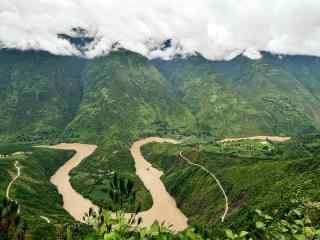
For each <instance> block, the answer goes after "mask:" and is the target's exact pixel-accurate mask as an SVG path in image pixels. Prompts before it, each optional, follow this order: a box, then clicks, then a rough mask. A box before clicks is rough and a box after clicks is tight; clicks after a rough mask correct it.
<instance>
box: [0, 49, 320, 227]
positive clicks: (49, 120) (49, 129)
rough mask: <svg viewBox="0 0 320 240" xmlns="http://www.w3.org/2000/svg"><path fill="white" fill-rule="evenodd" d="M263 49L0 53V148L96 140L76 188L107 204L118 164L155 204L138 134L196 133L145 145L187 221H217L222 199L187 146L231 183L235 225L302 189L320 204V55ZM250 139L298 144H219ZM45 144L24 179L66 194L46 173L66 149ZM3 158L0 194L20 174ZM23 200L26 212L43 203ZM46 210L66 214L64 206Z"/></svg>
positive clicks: (142, 197) (75, 174) (76, 176)
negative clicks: (235, 52) (89, 55)
mask: <svg viewBox="0 0 320 240" xmlns="http://www.w3.org/2000/svg"><path fill="white" fill-rule="evenodd" d="M263 55H264V57H263V58H262V59H260V60H250V59H247V58H245V57H243V56H239V57H237V58H235V59H233V60H231V61H209V60H206V59H204V58H203V57H201V56H193V57H189V58H180V57H177V58H175V59H173V60H169V61H164V60H152V61H150V60H148V59H146V58H145V57H143V56H141V55H139V54H136V53H133V52H129V51H125V50H120V51H116V52H112V53H111V54H109V55H107V56H103V57H99V58H95V59H81V58H77V57H69V56H53V55H50V54H48V53H45V52H35V51H26V52H21V51H16V50H4V49H3V50H0V143H1V144H0V147H1V146H5V147H3V148H0V154H1V149H6V148H7V147H8V146H9V148H10V147H12V146H11V145H6V144H5V145H3V144H4V143H8V142H24V143H30V142H32V143H35V142H36V143H42V142H51V143H56V142H83V143H92V144H97V145H98V149H97V151H96V152H95V153H94V154H93V155H92V156H91V157H89V158H87V159H85V160H84V161H82V162H81V164H80V165H79V166H78V167H77V168H76V169H74V170H73V171H72V173H71V175H72V176H71V182H72V184H73V186H74V188H75V189H76V190H77V191H78V192H80V193H81V194H82V195H84V196H85V197H88V198H90V199H91V200H92V201H93V202H95V203H97V204H99V205H100V206H103V207H107V206H108V205H110V203H111V199H110V196H109V195H108V193H107V191H106V186H108V185H109V183H110V181H112V179H109V178H105V177H103V176H101V174H99V171H103V172H110V171H116V172H118V173H119V174H120V175H122V176H124V177H126V178H128V179H131V180H133V181H134V182H135V183H136V184H135V188H136V190H137V199H138V201H139V202H141V203H142V207H143V209H147V208H149V207H150V206H151V204H152V200H151V198H150V194H149V193H148V191H147V190H146V189H145V187H144V186H143V184H142V183H141V181H140V180H139V178H138V177H137V176H136V174H135V168H134V164H133V159H132V157H131V154H130V151H129V148H130V146H131V144H132V142H133V141H134V140H137V139H140V138H143V137H147V136H165V137H172V138H177V139H180V138H182V139H189V140H188V141H186V143H185V144H183V145H182V146H171V145H170V146H169V145H161V146H160V145H158V144H154V145H150V146H146V147H145V148H144V155H145V156H146V157H147V159H150V161H152V163H153V164H155V165H156V166H157V167H159V168H161V169H163V170H164V172H165V175H164V176H163V181H164V183H165V184H166V186H167V189H168V190H169V191H170V192H171V194H172V195H173V196H174V197H175V198H176V200H177V203H178V205H179V207H180V208H181V209H182V210H183V211H184V212H185V213H186V214H187V215H188V217H189V218H190V222H191V223H195V224H203V225H206V224H212V223H215V224H216V223H217V222H218V220H219V217H220V215H221V212H222V211H223V206H224V205H223V201H222V200H223V199H222V198H221V195H220V193H219V190H218V188H217V186H216V185H214V183H213V182H212V179H210V178H208V176H207V175H206V174H204V173H203V172H201V171H199V170H195V169H194V168H192V167H190V166H188V165H187V164H186V163H184V162H182V161H181V159H179V158H178V157H177V155H178V154H179V152H180V151H183V152H184V153H185V154H186V156H188V157H189V158H190V159H191V160H192V161H194V162H196V163H199V164H202V165H204V166H206V167H207V168H208V169H209V170H211V171H212V172H215V173H216V174H217V176H218V177H219V178H220V179H221V181H222V183H223V185H224V186H226V190H227V194H228V195H229V196H230V204H231V205H230V211H231V213H230V218H228V221H227V224H234V225H237V226H245V225H246V224H247V223H248V218H249V215H250V214H249V206H250V208H256V207H257V208H261V209H266V210H268V209H273V210H274V209H275V210H276V209H277V208H278V207H279V206H280V205H283V203H287V202H288V201H289V200H290V198H294V197H299V198H300V197H301V198H302V197H308V198H311V199H312V200H317V199H318V200H319V194H318V191H319V187H318V186H319V181H318V180H317V179H318V178H317V174H318V173H319V161H318V156H319V153H320V152H319V142H318V135H314V133H316V132H317V131H318V130H319V128H320V97H319V96H320V71H319V69H320V59H319V58H315V57H305V56H282V57H279V56H275V55H272V54H269V53H263ZM254 135H279V136H292V137H293V140H292V141H290V142H288V143H283V144H275V143H267V144H266V145H263V144H261V143H256V142H254V141H244V142H240V143H234V144H218V143H216V142H215V141H214V140H215V139H219V138H223V137H240V136H254ZM28 151H34V150H30V149H29V150H28ZM49 152H50V151H48V152H46V151H44V150H43V151H42V150H41V151H40V150H37V151H35V153H36V154H37V155H36V156H35V158H31V159H30V158H29V157H28V156H25V158H23V159H21V161H22V162H23V163H24V164H26V165H27V164H30V167H31V168H32V167H34V168H36V165H39V169H37V172H36V174H35V175H32V172H31V171H30V170H28V171H30V172H28V174H29V175H30V176H27V177H29V178H27V179H26V182H28V181H30V179H32V178H41V181H42V182H44V184H45V187H46V189H44V190H43V191H44V192H48V193H50V194H52V196H54V199H57V200H58V201H61V200H60V198H59V196H58V194H57V192H56V191H55V189H54V188H53V186H52V185H51V184H50V183H49V182H48V180H49V177H50V176H49V175H50V174H49V173H52V171H54V170H55V169H56V168H57V167H58V165H59V164H62V162H64V161H65V160H66V156H67V154H66V153H64V154H63V153H61V152H60V153H53V152H54V151H52V153H49ZM45 154H49V155H50V159H49V160H50V164H51V165H50V169H49V173H48V172H47V170H46V169H45V165H46V164H45V163H46V160H48V159H46V158H43V160H41V159H42V157H43V156H44V155H45ZM2 164H3V165H2V168H3V169H6V170H3V174H2V175H1V176H2V178H3V179H4V183H2V184H0V186H1V191H0V193H1V194H0V195H4V191H5V189H4V187H5V186H6V185H7V182H8V181H9V179H10V175H9V173H10V172H12V171H13V167H12V165H10V164H9V162H7V161H4V162H3V163H2ZM31 182H32V181H31ZM32 184H35V183H32ZM34 187H35V188H36V185H34V186H33V187H30V189H29V190H30V191H29V190H28V188H27V184H23V190H22V193H20V194H19V193H17V197H18V196H21V200H20V201H22V202H23V201H24V196H27V198H30V199H31V198H34V195H32V196H30V195H29V192H33V193H36V190H35V189H34ZM40 195H41V194H40ZM208 198H210V201H211V202H210V204H208ZM45 199H46V196H42V197H41V201H45ZM29 201H30V200H29ZM25 203H26V205H27V206H28V214H29V213H30V214H31V213H32V214H33V213H34V212H36V211H37V210H36V209H35V208H34V205H32V203H30V202H28V201H26V202H25ZM41 203H42V202H41ZM127 207H128V208H129V209H130V208H131V207H132V206H127ZM41 211H44V209H41ZM28 214H27V216H26V218H32V217H31V215H30V214H29V215H28ZM45 214H46V216H47V215H48V216H51V215H50V214H52V215H53V216H55V214H61V216H63V217H62V218H64V219H67V220H68V219H69V217H68V215H67V214H66V213H65V212H63V209H61V208H59V206H55V207H54V209H52V212H51V213H48V212H46V213H45ZM56 216H57V215H56ZM55 219H57V217H56V218H55ZM37 221H39V219H37ZM30 222H32V219H31V220H30ZM241 223H244V224H243V225H241ZM247 225H248V224H247ZM52 231H53V230H52Z"/></svg>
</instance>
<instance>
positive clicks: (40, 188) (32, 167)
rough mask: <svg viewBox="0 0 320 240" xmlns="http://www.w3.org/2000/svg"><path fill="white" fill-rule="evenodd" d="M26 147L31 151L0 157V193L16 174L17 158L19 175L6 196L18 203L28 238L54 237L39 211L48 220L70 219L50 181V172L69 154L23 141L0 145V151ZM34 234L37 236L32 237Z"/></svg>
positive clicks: (26, 149) (24, 148)
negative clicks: (21, 142)
mask: <svg viewBox="0 0 320 240" xmlns="http://www.w3.org/2000/svg"><path fill="white" fill-rule="evenodd" d="M16 151H27V152H32V154H24V155H17V156H10V157H8V158H2V159H0V164H1V168H0V169H1V170H0V171H1V185H0V187H1V188H0V196H1V197H4V196H5V192H6V188H7V186H8V183H9V182H10V181H11V176H15V175H16V168H15V167H14V163H15V161H19V163H20V164H19V165H20V166H21V167H22V168H21V177H19V178H18V179H17V181H16V182H15V183H14V185H12V188H11V192H10V196H11V198H13V199H14V200H17V201H18V203H19V204H20V205H21V214H22V217H23V219H25V220H26V221H27V223H28V225H29V226H31V227H30V229H29V230H30V231H29V234H31V235H33V238H32V239H38V238H37V237H39V238H40V239H55V237H54V235H55V231H56V230H55V227H54V225H48V224H47V223H46V222H45V221H44V220H43V219H41V218H40V216H41V215H43V216H46V217H48V218H49V219H50V220H51V223H52V224H58V223H59V224H61V223H64V222H70V221H72V218H71V217H70V216H69V215H68V213H67V212H66V211H65V210H64V209H63V207H62V198H61V196H60V195H59V193H58V191H57V189H56V188H55V187H54V186H53V185H52V184H51V183H50V176H52V175H53V173H54V172H55V171H56V170H57V169H58V167H59V166H61V165H62V164H63V163H64V162H65V161H66V160H68V159H69V158H70V157H71V156H72V154H73V153H72V152H70V151H56V150H47V149H36V148H31V147H30V146H29V147H28V146H26V145H5V146H4V145H0V152H1V153H4V152H6V153H12V152H16ZM36 236H37V237H36Z"/></svg>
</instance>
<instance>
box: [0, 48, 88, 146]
mask: <svg viewBox="0 0 320 240" xmlns="http://www.w3.org/2000/svg"><path fill="white" fill-rule="evenodd" d="M84 62H85V61H84V60H82V59H79V58H73V57H60V56H53V55H50V54H48V53H44V52H31V51H28V52H21V51H16V50H1V51H0V142H1V140H2V141H3V142H6V141H33V140H41V139H48V138H53V137H57V136H58V135H59V134H61V133H62V132H63V129H64V128H65V127H66V126H67V125H68V123H69V122H70V121H71V120H72V119H73V118H74V116H75V114H76V112H77V109H78V106H79V103H80V100H81V96H82V91H81V76H82V69H83V66H84Z"/></svg>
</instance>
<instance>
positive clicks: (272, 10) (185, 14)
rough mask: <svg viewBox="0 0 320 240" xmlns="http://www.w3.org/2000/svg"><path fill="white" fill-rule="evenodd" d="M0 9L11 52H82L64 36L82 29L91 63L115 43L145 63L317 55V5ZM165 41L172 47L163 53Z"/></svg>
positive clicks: (6, 0)
mask: <svg viewBox="0 0 320 240" xmlns="http://www.w3.org/2000/svg"><path fill="white" fill-rule="evenodd" d="M0 9H1V10H0V22H1V25H0V42H1V43H2V44H1V45H2V46H3V47H7V48H17V49H21V50H27V49H34V50H46V51H49V52H51V53H53V54H56V55H80V54H82V53H83V52H82V51H79V49H78V48H77V47H76V46H74V44H73V43H72V41H71V42H70V38H69V40H68V39H66V38H65V37H62V38H61V34H63V35H68V36H72V35H73V30H74V29H75V28H78V29H79V28H81V29H86V31H87V32H88V34H89V35H90V36H91V37H92V36H94V37H95V44H92V45H91V46H90V47H88V48H87V49H86V56H87V57H90V58H92V57H96V56H101V55H105V54H108V53H109V52H110V50H112V49H113V48H112V46H113V45H114V44H115V43H116V42H117V43H119V45H120V46H121V47H122V48H125V49H128V50H130V51H133V52H137V53H139V54H141V55H143V56H146V57H148V58H156V57H162V58H172V57H173V56H175V55H193V54H196V53H200V54H201V55H203V56H204V57H205V58H207V59H211V60H216V59H218V60H219V59H230V58H233V57H235V56H237V55H238V54H240V53H241V52H243V51H245V53H246V55H247V56H249V57H251V58H259V56H260V55H259V51H270V52H273V53H278V54H289V55H296V54H299V55H314V56H320V50H319V49H320V47H319V42H320V41H319V39H320V32H319V28H318V26H319V21H320V19H319V14H318V13H319V9H320V5H319V2H318V1H316V0H307V1H305V2H304V4H303V5H301V1H299V0H294V1H292V0H291V1H289V0H281V1H278V0H272V1H259V0H255V1H244V2H241V3H240V2H239V1H235V0H232V1H224V2H221V1H216V0H214V1H212V0H205V1H201V2H197V3H195V2H190V1H187V2H186V1H182V0H177V1H174V2H173V1H169V0H165V1H147V0H142V1H139V2H133V1H130V0H125V1H121V2H119V1H114V0H108V1H98V0H93V1H90V2H88V1H85V0H80V1H79V0H66V1H63V2H62V1H40V2H39V1H36V0H30V1H28V2H25V3H21V1H19V0H2V1H1V2H0ZM59 36H60V37H59ZM167 39H171V40H172V45H171V47H169V48H167V49H166V50H165V51H158V50H157V48H159V47H160V46H161V44H162V43H163V42H165V41H166V40H167Z"/></svg>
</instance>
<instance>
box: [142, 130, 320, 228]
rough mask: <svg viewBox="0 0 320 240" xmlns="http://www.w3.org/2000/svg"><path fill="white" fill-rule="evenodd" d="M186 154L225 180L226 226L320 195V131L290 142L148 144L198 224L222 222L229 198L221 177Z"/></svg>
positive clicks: (152, 158) (175, 193)
mask: <svg viewBox="0 0 320 240" xmlns="http://www.w3.org/2000/svg"><path fill="white" fill-rule="evenodd" d="M180 152H182V154H183V156H185V157H187V158H188V159H190V161H192V162H193V163H196V164H200V165H202V166H204V167H206V168H207V169H208V170H209V171H211V172H212V173H213V174H215V175H216V176H217V178H218V179H219V180H220V182H221V184H222V186H223V187H224V189H225V191H226V194H227V196H228V202H229V211H228V214H227V217H226V224H232V225H237V226H242V227H244V226H246V224H247V222H249V221H250V214H249V213H250V211H253V210H254V209H263V210H266V211H268V212H272V211H274V212H277V209H279V208H285V207H287V206H289V205H290V201H291V200H292V199H312V200H315V201H318V200H319V199H320V195H319V190H320V188H319V186H320V182H319V178H318V176H319V173H320V158H319V156H320V155H319V154H320V144H319V135H318V134H317V135H309V136H305V137H303V138H297V139H293V140H290V141H289V142H287V143H272V142H268V143H259V142H257V141H252V140H244V141H241V142H230V143H215V142H214V141H207V142H200V143H199V142H189V143H188V142H186V143H185V144H182V145H169V144H168V145H164V144H162V145H160V144H150V145H146V146H145V147H144V149H143V154H144V156H145V157H146V159H148V161H150V162H152V163H153V164H154V165H155V166H156V167H158V168H160V169H162V170H164V172H165V175H164V176H163V177H162V180H163V181H164V183H165V185H166V187H167V189H168V190H169V192H170V193H171V194H172V195H173V196H174V197H175V199H176V200H177V203H178V206H179V207H180V208H181V209H182V211H183V212H184V213H185V214H187V216H188V217H189V220H190V222H191V223H193V224H219V222H220V218H221V216H222V214H223V212H224V210H225V200H224V197H223V195H222V193H221V190H220V189H219V187H218V185H217V183H216V182H215V180H214V179H212V177H211V176H210V175H208V174H207V173H206V172H204V171H203V170H202V169H201V168H199V167H195V166H194V165H190V164H188V162H186V161H185V160H184V159H182V158H181V157H180V156H179V153H180Z"/></svg>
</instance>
